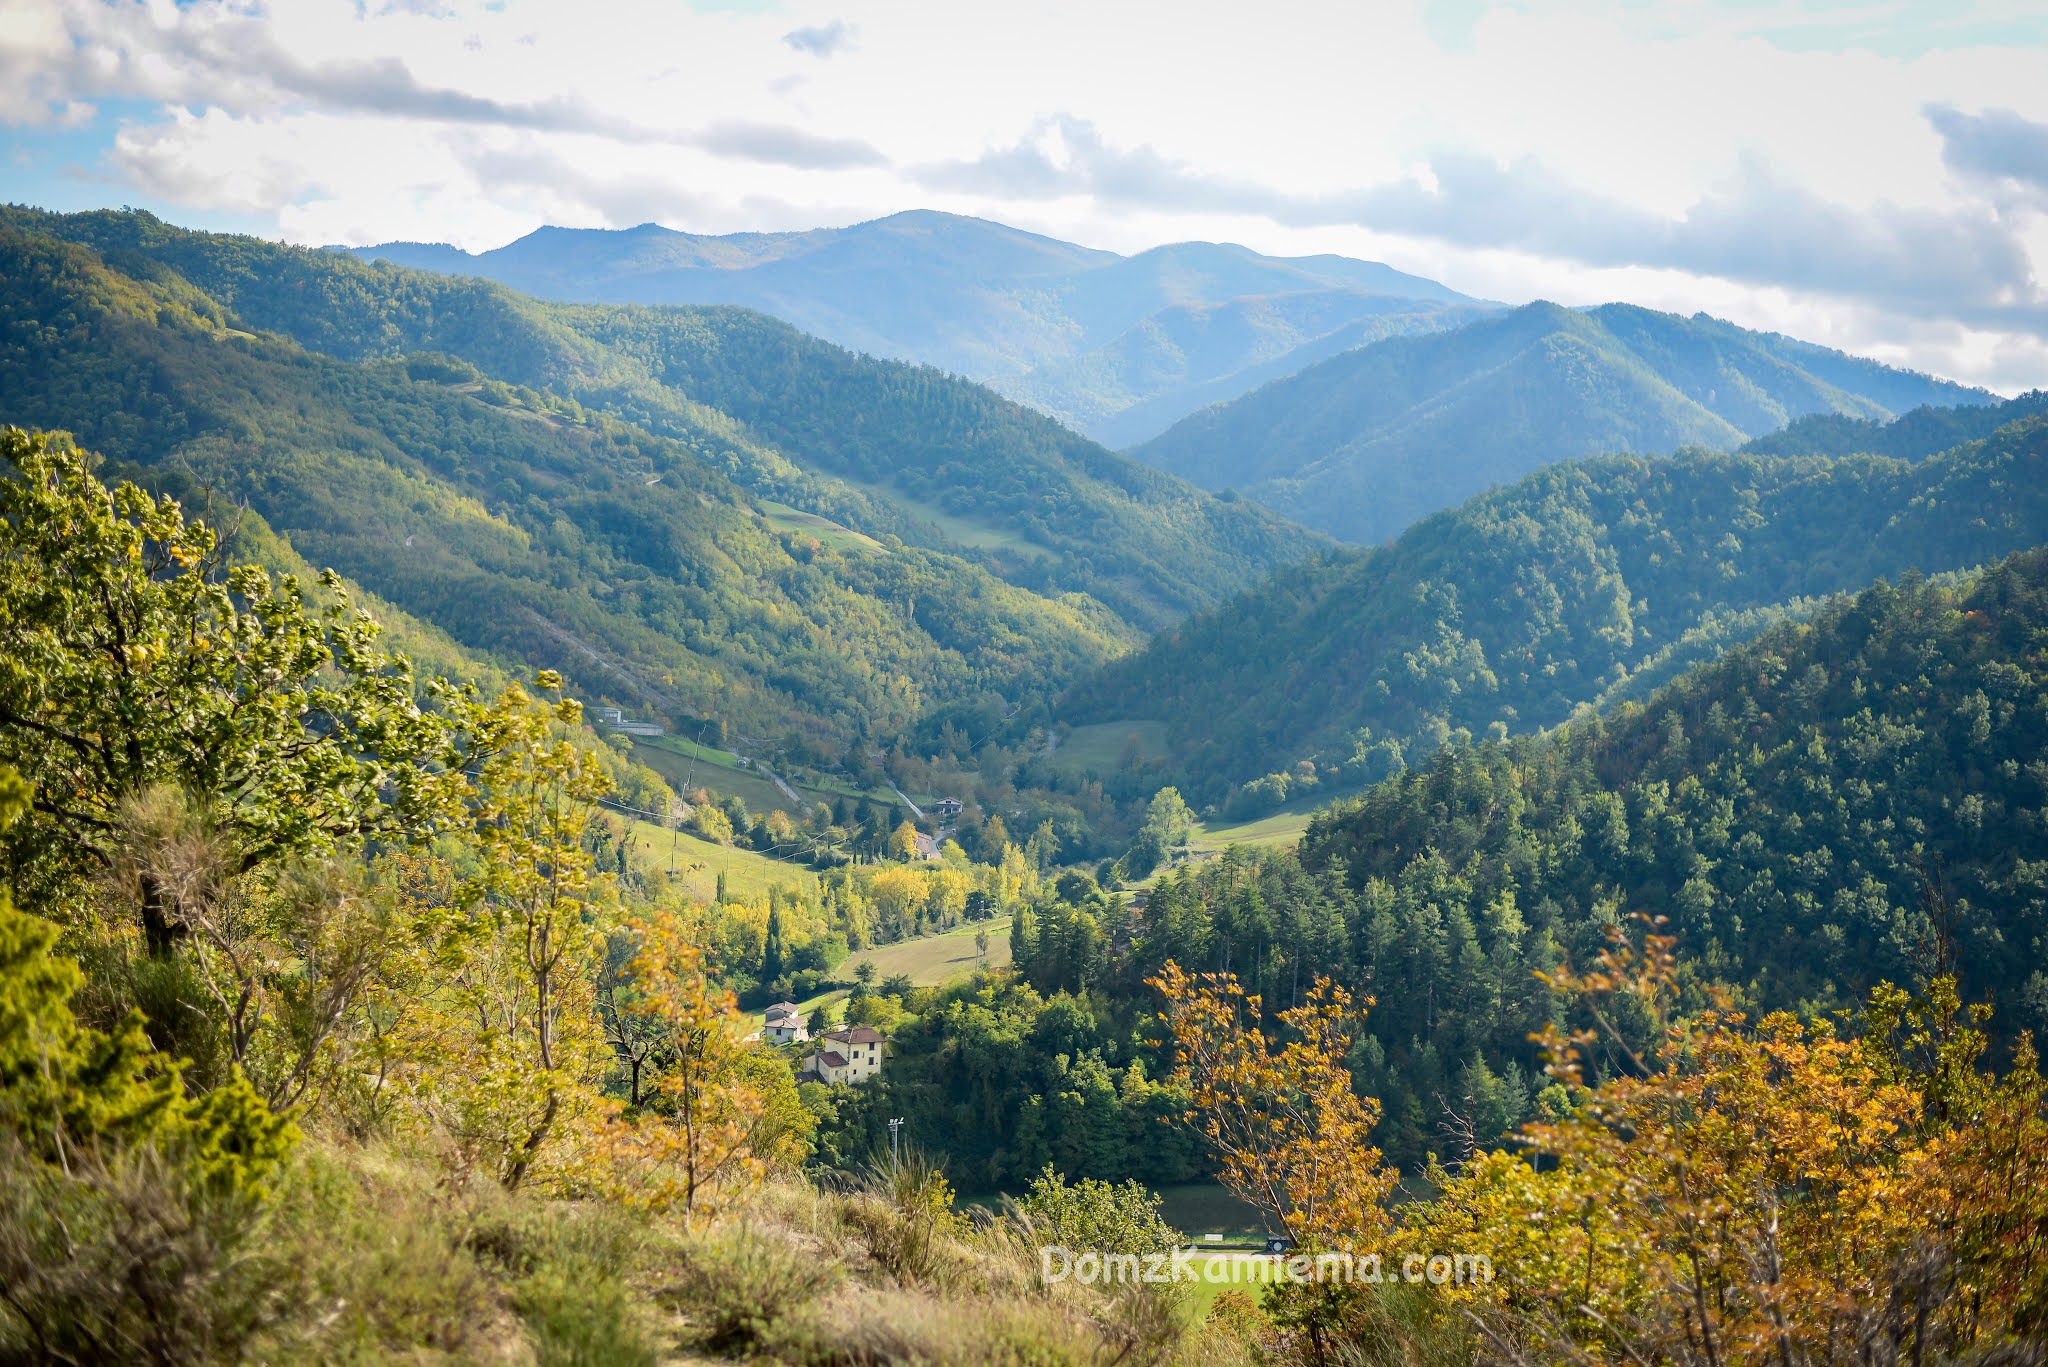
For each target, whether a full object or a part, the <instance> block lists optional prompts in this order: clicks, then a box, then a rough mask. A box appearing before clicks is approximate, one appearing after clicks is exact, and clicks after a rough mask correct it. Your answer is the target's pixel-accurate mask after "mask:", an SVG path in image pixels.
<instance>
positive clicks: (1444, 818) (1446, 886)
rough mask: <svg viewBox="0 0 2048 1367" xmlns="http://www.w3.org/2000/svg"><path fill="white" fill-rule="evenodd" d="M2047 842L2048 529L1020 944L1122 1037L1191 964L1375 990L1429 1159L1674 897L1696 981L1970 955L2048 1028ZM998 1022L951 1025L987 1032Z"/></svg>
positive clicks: (1441, 755) (1515, 1118)
mask: <svg viewBox="0 0 2048 1367" xmlns="http://www.w3.org/2000/svg"><path fill="white" fill-rule="evenodd" d="M2044 851H2048V551H2043V550H2036V551H2029V552H2026V553H2023V554H2019V555H2016V556H2013V557H2011V558H2009V559H2007V560H2005V561H2003V562H2001V563H1999V564H1997V565H1996V566H1994V567H1992V568H1991V569H1989V570H1987V571H1986V572H1984V573H1983V574H1982V575H1981V576H1977V577H1971V578H1966V579H1964V580H1962V581H1960V582H1957V583H1954V584H1952V585H1941V584H1936V583H1934V582H1930V581H1924V580H1920V579H1919V578H1917V576H1914V577H1909V578H1908V579H1907V580H1906V581H1905V582H1903V583H1901V584H1900V585H1899V586H1897V587H1891V586H1886V585H1882V584H1880V585H1877V586H1875V587H1872V588H1869V589H1866V590H1864V591H1863V592H1861V593H1859V594H1856V595H1854V596H1853V597H1847V598H1837V599H1834V600H1831V601H1830V602H1829V603H1828V604H1827V605H1826V606H1825V607H1823V608H1822V609H1821V610H1820V611H1819V612H1818V613H1817V614H1816V615H1815V616H1814V617H1813V618H1812V619H1811V620H1810V621H1806V622H1799V623H1784V624H1781V625H1779V626H1777V627H1774V628H1772V629H1771V630H1769V631H1767V632H1765V633H1764V634H1763V635H1762V636H1760V637H1758V638H1757V639H1756V640H1754V641H1752V642H1750V643H1748V644H1746V645H1744V646H1741V647H1739V648H1737V649H1735V650H1732V651H1730V652H1729V653H1728V654H1727V655H1726V656H1725V657H1724V658H1723V659H1721V660H1720V661H1719V662H1718V663H1715V664H1711V665H1705V666H1702V667H1699V668H1696V669H1694V670H1692V671H1690V672H1688V673H1686V674H1685V675H1684V676H1682V677H1681V678H1680V679H1679V680H1678V681H1677V682H1676V683H1674V684H1672V685H1671V686H1669V687H1668V688H1666V689H1664V690H1662V691H1660V692H1658V693H1657V694H1656V695H1655V696H1654V697H1653V698H1652V699H1651V700H1650V701H1649V702H1648V703H1628V704H1624V705H1622V706H1619V707H1617V708H1615V709H1613V710H1611V711H1610V712H1609V713H1607V714H1605V715H1603V716H1596V717H1587V718H1585V719H1582V720H1580V721H1575V722H1573V723H1572V724H1571V725H1570V726H1568V727H1566V728H1564V729H1563V730H1561V731H1557V732H1553V733H1550V734H1549V735H1547V736H1542V737H1529V738H1522V739H1517V740H1512V741H1508V742H1494V741H1484V740H1482V741H1478V742H1469V743H1468V742H1460V743H1456V744H1452V745H1449V746H1446V747H1445V748H1443V749H1442V750H1440V751H1438V752H1437V753H1436V754H1435V755H1434V756H1433V757H1432V758H1431V759H1430V760H1429V761H1428V762H1427V763H1426V764H1424V765H1422V766H1420V767H1419V768H1417V769H1415V770H1411V771H1410V772H1408V773H1406V774H1404V775H1402V776H1400V777H1398V778H1395V779H1393V780H1391V781H1388V782H1385V783H1382V784H1380V785H1378V786H1377V787H1375V788H1373V789H1372V790H1370V791H1369V792H1368V793H1366V794H1365V795H1364V796H1362V797H1359V798H1357V799H1353V800H1349V801H1345V802H1341V803H1339V804H1337V805H1335V806H1334V807H1332V808H1330V809H1329V810H1327V811H1325V812H1324V813H1322V814H1321V815H1319V816H1318V817H1317V818H1316V819H1315V821H1314V822H1313V823H1312V824H1311V825H1310V827H1309V830H1308V833H1307V835H1306V836H1305V837H1304V838H1303V840H1302V842H1301V844H1300V847H1299V850H1298V852H1296V851H1284V852H1283V851H1264V852H1261V851H1253V850H1248V849H1245V850H1234V851H1232V852H1230V853H1229V854H1228V855H1226V856H1224V857H1222V858H1220V859H1217V860H1214V861H1211V862H1207V863H1200V864H1196V865H1192V866H1189V867H1186V868H1184V869H1182V870H1180V871H1176V872H1173V873H1169V874H1167V875H1165V876H1164V877H1162V879H1161V880H1160V881H1159V882H1158V883H1157V884H1156V885H1155V886H1154V887H1153V888H1152V890H1151V892H1150V894H1149V897H1148V899H1147V900H1146V902H1145V903H1144V906H1143V908H1142V910H1133V909H1131V908H1130V907H1129V906H1127V905H1126V904H1125V899H1124V898H1122V897H1114V898H1105V897H1104V896H1102V895H1101V894H1099V893H1097V892H1095V891H1094V890H1093V889H1092V887H1089V886H1087V885H1086V884H1085V883H1082V882H1078V881H1076V882H1065V883H1062V884H1061V886H1060V888H1059V889H1058V894H1059V895H1058V897H1056V898H1055V899H1053V900H1052V901H1051V902H1049V903H1048V904H1047V905H1045V906H1042V907H1040V908H1039V909H1038V911H1037V912H1036V913H1035V914H1034V915H1033V916H1032V917H1030V918H1028V919H1027V918H1023V917H1020V918H1019V920H1018V922H1017V931H1016V941H1015V955H1016V962H1017V965H1018V967H1019V968H1020V970H1021V971H1022V972H1023V973H1024V974H1025V975H1026V977H1027V978H1028V979H1029V980H1030V981H1031V982H1032V983H1033V984H1034V985H1035V986H1036V987H1037V988H1038V989H1039V991H1041V992H1043V993H1053V992H1057V991H1062V990H1064V991H1068V992H1076V993H1088V994H1090V995H1089V996H1088V997H1087V998H1086V999H1085V1003H1084V1007H1085V1010H1084V1014H1085V1015H1086V1018H1087V1019H1088V1021H1089V1022H1090V1025H1091V1028H1093V1029H1094V1030H1095V1031H1096V1037H1097V1038H1098V1039H1100V1040H1103V1041H1121V1047H1123V1048H1124V1049H1126V1050H1128V1049H1129V1048H1130V1044H1129V1042H1128V1041H1129V1037H1128V1035H1121V1034H1120V1030H1125V1029H1137V1028H1139V1025H1140V1023H1141V1022H1142V1020H1143V1018H1144V1014H1145V1013H1146V1012H1147V1011H1149V1010H1150V1009H1151V1000H1152V999H1151V997H1150V995H1149V993H1148V992H1147V991H1146V990H1145V988H1144V987H1143V986H1142V984H1143V980H1144V979H1145V978H1147V977H1149V976H1150V975H1151V974H1153V973H1154V972H1156V971H1157V970H1159V969H1160V968H1161V966H1163V965H1164V964H1165V963H1167V962H1168V961H1169V960H1172V961H1174V962H1177V963H1179V964H1180V965H1181V966H1182V967H1183V968H1185V969H1187V970H1189V971H1190V972H1193V971H1197V970H1208V971H1215V970H1224V969H1228V970H1230V971H1232V972H1234V973H1236V974H1237V975H1238V976H1239V978H1240V979H1241V980H1242V981H1243V983H1244V986H1245V988H1246V990H1247V991H1252V992H1257V993H1260V994H1262V995H1263V997H1264V1000H1265V1002H1266V1009H1267V1010H1268V1011H1278V1010H1280V1009H1283V1008H1285V1007H1287V1006H1288V1005H1291V1004H1293V1003H1296V1002H1298V1001H1299V1000H1301V997H1302V994H1303V993H1304V991H1305V990H1306V988H1307V986H1308V985H1309V984H1310V983H1311V982H1312V981H1313V979H1314V977H1315V975H1317V974H1320V973H1327V974H1331V975H1333V976H1334V977H1335V978H1336V979H1337V980H1338V981H1340V982H1342V983H1345V984H1347V985H1349V986H1350V987H1351V988H1352V989H1353V990H1355V991H1356V992H1358V993H1361V994H1371V995H1372V996H1373V997H1374V998H1375V1001H1374V1004H1373V1006H1372V1008H1371V1010H1370V1012H1369V1013H1368V1014H1367V1017H1366V1023H1365V1032H1366V1034H1365V1038H1364V1039H1363V1041H1362V1043H1361V1045H1360V1047H1359V1048H1358V1050H1357V1051H1356V1052H1355V1053H1354V1054H1353V1056H1352V1060H1351V1061H1352V1066H1353V1069H1354V1071H1355V1073H1356V1075H1357V1079H1358V1084H1359V1088H1360V1090H1361V1091H1362V1092H1363V1093H1365V1094H1366V1095H1369V1096H1374V1097H1378V1098H1380V1100H1381V1102H1382V1103H1383V1106H1384V1118H1383V1120H1382V1122H1381V1126H1380V1133H1379V1141H1380V1143H1381V1144H1382V1145H1383V1146H1384V1147H1386V1149H1387V1151H1388V1153H1389V1154H1390V1155H1391V1156H1392V1157H1394V1158H1395V1159H1396V1160H1398V1161H1400V1162H1402V1163H1403V1164H1404V1165H1412V1164H1414V1163H1415V1162H1417V1161H1418V1160H1419V1159H1420V1158H1421V1156H1422V1155H1423V1153H1424V1152H1425V1151H1428V1150H1432V1149H1434V1150H1436V1151H1437V1152H1440V1153H1446V1152H1448V1153H1453V1154H1454V1153H1455V1152H1456V1151H1457V1144H1458V1138H1457V1136H1458V1135H1459V1134H1464V1135H1466V1136H1467V1137H1468V1139H1469V1138H1476V1142H1478V1143H1479V1144H1481V1145H1486V1144H1489V1143H1492V1142H1494V1141H1496V1140H1497V1139H1498V1138H1499V1137H1500V1136H1501V1135H1502V1134H1503V1133H1505V1132H1506V1131H1507V1130H1509V1129H1511V1128H1512V1127H1513V1126H1514V1125H1516V1124H1517V1123H1519V1122H1520V1121H1521V1120H1523V1119H1524V1118H1526V1117H1530V1116H1533V1115H1537V1114H1538V1113H1539V1112H1538V1108H1537V1095H1538V1093H1539V1092H1540V1091H1541V1090H1542V1088H1543V1087H1544V1086H1545V1085H1546V1084H1545V1083H1544V1081H1543V1078H1542V1075H1541V1072H1540V1060H1539V1059H1538V1056H1537V1054H1536V1052H1535V1050H1534V1047H1533V1046H1532V1045H1531V1043H1530V1041H1529V1035H1530V1033H1531V1032H1532V1031H1537V1030H1540V1029H1541V1028H1542V1027H1543V1026H1544V1025H1545V1024H1546V1023H1548V1022H1550V1021H1552V1020H1553V1019H1558V1018H1559V1017H1558V1016H1557V1013H1558V1012H1559V1011H1560V1010H1561V1006H1560V1004H1559V1002H1558V1001H1557V999H1556V998H1555V997H1553V996H1552V995H1551V994H1550V993H1549V992H1548V991H1546V989H1545V988H1544V987H1543V985H1542V984H1541V983H1540V982H1538V981H1537V980H1536V979H1535V978H1534V977H1533V976H1532V973H1533V971H1535V970H1543V971H1550V970H1553V969H1555V968H1556V967H1557V966H1558V965H1559V964H1560V963H1561V962H1563V961H1565V960H1566V959H1569V960H1570V961H1571V962H1572V963H1575V964H1579V965H1584V964H1587V963H1589V962H1591V960H1592V959H1593V957H1594V956H1595V955H1596V954H1597V953H1598V952H1599V951H1600V949H1601V947H1602V946H1603V944H1604V943H1605V939H1606V936H1607V934H1608V932H1609V931H1610V929H1612V928H1613V927H1615V926H1616V925H1617V924H1620V923H1621V922H1622V921H1623V919H1624V918H1626V917H1628V916H1630V915H1632V914H1635V913H1645V914H1652V915H1657V916H1663V917H1666V918H1668V919H1669V921H1670V923H1671V928H1672V930H1673V932H1674V933H1675V934H1677V935H1678V936H1679V940H1680V947H1681V950H1682V952H1683V954H1684V956H1685V957H1684V962H1685V963H1686V964H1687V965H1688V969H1687V972H1688V973H1689V974H1690V975H1691V976H1692V979H1693V981H1694V982H1695V983H1697V982H1699V981H1701V980H1719V981H1723V982H1727V983H1730V984H1732V985H1734V986H1735V987H1736V988H1737V989H1738V991H1739V1000H1740V1001H1742V1002H1743V1003H1745V1004H1746V1005H1748V1006H1750V1007H1751V1008H1754V1009H1759V1010H1769V1009H1777V1008H1797V1009H1799V1010H1801V1011H1802V1012H1811V1013H1816V1014H1824V1013H1826V1012H1829V1011H1833V1010H1836V1009H1838V1008H1846V1007H1849V1006H1851V1005H1853V1004H1854V1003H1855V1002H1856V1001H1858V1000H1861V999H1863V998H1865V997H1866V996H1867V995H1868V993H1869V992H1870V991H1871V989H1872V988H1873V987H1874V986H1875V985H1876V984H1877V983H1879V982H1881V981H1890V982H1893V983H1897V984H1907V985H1911V984H1916V983H1925V982H1927V981H1929V980H1931V979H1933V978H1934V977H1936V976H1938V975H1940V974H1942V973H1944V972H1947V971H1950V970H1951V969H1953V970H1954V971H1956V972H1957V973H1959V975H1960V981H1961V985H1962V990H1963V992H1964V995H1965V997H1966V998H1968V999H1970V1000H1980V999H1988V1000H1990V1001H1992V1002H1993V1003H1995V1005H1996V1007H1997V1015H1996V1017H1995V1019H1997V1020H1998V1021H2000V1022H2002V1023H2003V1029H2004V1031H2005V1032H2006V1037H2007V1038H2010V1037H2011V1035H2012V1034H2013V1033H2014V1032H2016V1031H2018V1030H2020V1029H2023V1028H2029V1029H2033V1030H2035V1031H2037V1032H2038V1031H2043V1030H2048V862H2044V860H2043V859H2042V858H2041V856H2042V854H2043V853H2044ZM1126 1003H1128V1006H1126V1005H1124V1004H1126ZM1125 1013H1128V1014H1125ZM1072 1018H1073V1016H1072V1013H1071V1012H1070V1013H1069V1017H1068V1019H1072ZM1097 1020H1100V1021H1101V1022H1102V1024H1101V1025H1096V1024H1095V1022H1096V1021H1097ZM1112 1022H1118V1023H1120V1024H1112ZM972 1024H973V1022H972V1020H962V1021H960V1022H959V1024H957V1025H956V1026H954V1027H953V1028H954V1030H955V1032H956V1033H957V1034H958V1035H959V1036H960V1043H959V1044H958V1046H957V1047H958V1048H959V1049H960V1050H961V1051H963V1053H964V1051H966V1050H967V1049H968V1048H969V1047H971V1046H970V1041H972V1040H974V1039H975V1038H976V1037H975V1036H974V1035H973V1034H972V1033H971V1031H970V1026H971V1025H972ZM1644 1025H1645V1023H1644V1021H1643V1020H1641V1019H1640V1018H1636V1019H1635V1020H1634V1021H1633V1022H1632V1024H1631V1026H1630V1028H1631V1029H1634V1030H1638V1031H1640V1030H1642V1029H1643V1028H1644ZM1040 1028H1041V1029H1043V1028H1045V1027H1040ZM1066 1028H1070V1029H1071V1028H1073V1027H1072V1026H1068V1027H1066ZM1645 1043H1647V1041H1645ZM972 1047H980V1046H978V1045H974V1046H972ZM1118 1047H1119V1046H1118V1044H1117V1043H1109V1042H1105V1043H1104V1044H1103V1045H1102V1049H1103V1052H1102V1057H1103V1058H1104V1059H1105V1060H1108V1061H1114V1060H1115V1059H1116V1058H1118V1057H1119V1055H1118V1053H1117V1048H1118ZM1093 1067H1094V1065H1093V1064H1091V1063H1087V1062H1086V1060H1085V1058H1084V1059H1083V1061H1082V1062H1079V1063H1076V1064H1075V1065H1074V1068H1073V1074H1074V1076H1075V1077H1076V1078H1085V1077H1087V1076H1089V1075H1090V1074H1089V1071H1088V1070H1089V1069H1091V1068H1093ZM1112 1081H1114V1079H1112ZM1023 1085H1026V1086H1030V1085H1035V1084H1031V1083H1026V1084H1023ZM1063 1085H1067V1086H1071V1087H1073V1088H1074V1089H1075V1090H1077V1091H1080V1092H1081V1093H1082V1095H1083V1096H1086V1095H1087V1093H1086V1088H1085V1086H1082V1085H1081V1084H1079V1083H1074V1084H1063ZM1088 1104H1090V1105H1093V1104H1094V1103H1092V1102H1090V1103H1088ZM989 1113H990V1114H994V1113H995V1108H991V1111H990V1112H989ZM1011 1113H1016V1112H1015V1110H1014V1108H1011ZM1447 1118H1449V1119H1453V1120H1457V1121H1459V1122H1460V1123H1459V1124H1453V1125H1451V1126H1449V1127H1448V1128H1447V1127H1446V1125H1445V1121H1446V1120H1447ZM1091 1133H1102V1131H1101V1130H1099V1129H1098V1130H1095V1131H1091ZM1014 1142H1015V1143H1017V1144H1024V1143H1027V1142H1035V1141H1032V1140H1030V1138H1029V1136H1026V1135H1023V1134H1021V1133H1020V1134H1019V1136H1018V1138H1017V1139H1016V1140H1015V1141H1014ZM1091 1142H1092V1141H1091ZM1119 1142H1121V1141H1119ZM1160 1161H1167V1162H1170V1161H1171V1160H1170V1158H1168V1157H1162V1158H1161V1160H1160ZM1169 1171H1170V1169H1169Z"/></svg>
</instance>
